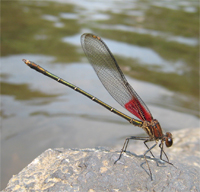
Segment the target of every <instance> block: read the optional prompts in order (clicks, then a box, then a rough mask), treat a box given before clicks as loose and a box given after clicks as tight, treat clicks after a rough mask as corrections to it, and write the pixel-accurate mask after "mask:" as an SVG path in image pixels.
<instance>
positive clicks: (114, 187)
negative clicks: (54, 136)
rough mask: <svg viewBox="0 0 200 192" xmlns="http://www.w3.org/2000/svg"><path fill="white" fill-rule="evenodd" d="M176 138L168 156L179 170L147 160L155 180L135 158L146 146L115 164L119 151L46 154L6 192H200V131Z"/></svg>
mask: <svg viewBox="0 0 200 192" xmlns="http://www.w3.org/2000/svg"><path fill="white" fill-rule="evenodd" d="M173 137H174V138H175V140H174V146H172V148H169V149H168V150H167V154H168V155H169V159H170V162H172V163H173V164H174V166H175V167H174V166H171V165H169V164H167V163H164V162H161V161H160V160H158V159H152V158H150V157H148V158H147V159H148V163H149V166H150V168H151V171H152V175H153V180H151V177H150V175H149V170H148V167H147V165H146V163H145V160H144V158H143V156H142V155H140V156H138V155H136V154H135V151H138V150H139V149H140V148H141V149H143V143H142V142H133V143H132V144H131V146H129V150H130V149H131V152H134V153H130V152H127V153H124V154H123V156H122V158H121V159H120V160H119V161H118V162H117V163H116V164H114V161H115V160H116V159H117V158H118V156H119V152H120V151H117V152H116V151H114V150H109V149H105V148H95V149H48V150H46V151H45V152H44V153H42V154H41V155H40V156H39V157H37V158H36V159H35V160H34V161H33V162H31V163H30V164H29V165H28V166H27V167H26V168H24V169H23V170H22V171H21V172H20V173H18V174H17V175H14V176H13V177H12V178H11V179H10V181H9V183H8V185H7V187H6V189H4V190H3V191H4V192H7V191H69V192H70V191H83V192H85V191H88V192H94V191H98V192H99V191H110V192H114V191H123V192H124V191H125V192H126V191H171V192H173V191H200V186H199V185H200V184H199V183H200V182H199V178H200V177H199V176H200V169H199V167H200V150H199V147H200V145H199V144H200V129H186V130H181V131H177V132H174V133H173ZM134 149H135V150H134ZM144 149H145V148H144ZM153 153H154V151H153ZM157 153H158V155H159V149H158V150H157V151H156V150H155V154H156V155H157ZM140 154H142V153H141V151H140Z"/></svg>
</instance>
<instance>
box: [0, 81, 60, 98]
mask: <svg viewBox="0 0 200 192" xmlns="http://www.w3.org/2000/svg"><path fill="white" fill-rule="evenodd" d="M22 93H23V94H22ZM1 94H2V95H11V96H14V97H15V99H16V100H27V99H33V98H41V97H48V98H50V97H54V98H55V97H57V96H58V95H56V94H45V93H42V92H40V91H32V90H30V88H29V87H28V85H27V84H11V83H6V82H1Z"/></svg>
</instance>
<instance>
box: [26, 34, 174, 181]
mask: <svg viewBox="0 0 200 192" xmlns="http://www.w3.org/2000/svg"><path fill="white" fill-rule="evenodd" d="M81 45H82V48H83V50H84V52H85V54H86V56H87V58H88V60H89V62H90V63H91V65H92V66H93V68H94V70H95V72H96V74H97V76H98V77H99V79H100V81H101V82H102V84H103V85H104V87H105V88H106V89H107V91H108V92H109V93H110V95H111V96H112V97H113V98H114V99H115V100H116V101H117V102H118V103H119V104H120V105H122V106H123V107H124V108H126V109H127V110H128V111H129V112H131V113H132V114H133V115H135V116H136V117H137V118H138V119H139V120H137V119H134V118H132V117H129V116H127V115H125V114H124V113H122V112H120V111H118V110H117V109H114V108H113V107H111V106H110V105H108V104H106V103H104V102H102V101H101V100H99V99H97V98H96V97H94V96H93V95H91V94H89V93H87V92H85V91H83V90H82V89H80V88H79V87H77V86H75V85H73V84H71V83H69V82H67V81H65V80H63V79H61V78H59V77H57V76H56V75H54V74H52V73H50V72H48V71H47V70H45V69H44V68H42V67H40V66H39V65H37V64H35V63H34V62H31V61H29V60H26V59H23V61H24V62H25V63H26V64H27V65H28V66H29V67H31V68H32V69H35V70H36V71H38V72H40V73H42V74H44V75H46V76H48V77H50V78H52V79H54V80H56V81H58V82H59V83H62V84H64V85H66V86H68V87H70V88H72V89H74V90H75V91H78V92H79V93H81V94H83V95H85V96H86V97H89V98H90V99H92V100H93V101H95V102H96V103H98V104H100V105H102V106H103V107H105V108H107V109H108V110H110V111H111V112H113V113H115V114H117V115H119V116H121V117H123V118H124V119H126V120H128V121H129V122H130V123H131V124H133V125H135V126H138V127H140V128H142V129H143V130H144V131H145V132H146V133H147V135H148V136H147V137H136V136H131V137H128V138H126V139H125V142H124V145H123V147H122V150H121V153H120V155H119V158H118V159H117V160H116V161H115V163H116V162H117V161H118V160H120V158H121V156H122V153H123V152H126V149H127V146H128V143H129V140H130V139H135V140H143V141H144V144H145V146H146V147H147V149H148V150H147V151H146V152H145V153H144V158H145V161H146V164H147V165H148V169H149V172H150V176H151V179H152V172H151V169H150V167H149V164H148V162H147V159H146V154H147V153H148V152H150V153H151V155H152V156H153V157H154V155H153V153H152V152H151V150H152V149H153V148H154V147H155V146H156V145H157V144H158V142H159V141H160V144H159V147H160V149H161V151H160V159H161V160H163V161H165V162H166V163H169V164H171V165H173V164H172V163H170V162H169V159H168V157H167V154H166V153H165V152H164V150H163V143H165V145H166V146H167V147H170V146H172V144H173V140H172V134H171V133H169V132H167V133H166V134H163V131H162V128H161V126H160V124H159V122H158V121H157V120H156V119H153V116H152V114H151V112H150V111H149V109H148V107H147V106H146V104H145V103H144V102H143V100H142V99H141V98H140V97H139V95H138V94H137V93H136V92H135V90H134V89H133V88H132V87H131V85H130V84H129V83H128V81H127V80H126V78H125V76H124V74H123V73H122V71H121V69H120V68H119V66H118V64H117V61H116V60H115V58H114V56H113V55H112V53H111V51H110V50H109V49H108V47H107V45H106V44H105V43H104V42H103V40H102V39H101V38H100V37H98V36H96V35H94V34H89V33H85V34H83V35H82V36H81ZM149 141H155V144H154V145H153V146H151V147H148V145H147V142H149ZM163 153H164V155H165V157H166V159H167V160H164V159H162V154H163Z"/></svg>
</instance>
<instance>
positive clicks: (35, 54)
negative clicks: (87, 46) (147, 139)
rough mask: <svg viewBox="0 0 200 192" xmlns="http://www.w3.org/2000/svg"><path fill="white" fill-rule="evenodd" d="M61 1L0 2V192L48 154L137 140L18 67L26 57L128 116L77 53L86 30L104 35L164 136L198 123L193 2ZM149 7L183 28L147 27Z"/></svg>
mask: <svg viewBox="0 0 200 192" xmlns="http://www.w3.org/2000/svg"><path fill="white" fill-rule="evenodd" d="M61 2H63V3H62V4H59V3H58V1H56V2H34V1H31V2H24V1H20V2H14V3H13V2H11V1H10V2H2V4H1V6H2V57H1V60H0V61H1V76H0V77H1V82H2V84H1V93H2V95H1V100H2V102H1V122H2V127H1V130H2V135H1V141H2V154H3V155H2V175H4V178H2V188H4V187H5V185H6V183H7V182H8V179H10V178H11V176H12V175H13V174H17V173H18V172H19V171H20V170H21V169H22V168H24V167H25V166H26V165H27V164H28V163H30V162H31V161H32V160H33V159H34V158H35V157H37V155H39V154H41V153H42V152H43V151H44V150H46V149H47V148H51V147H52V148H55V147H64V148H73V147H80V148H83V147H96V146H99V145H100V146H116V144H122V143H123V139H124V138H125V137H126V136H130V135H137V134H143V130H142V129H140V128H137V127H134V126H131V125H130V124H129V123H127V122H126V121H125V120H124V119H122V118H120V117H118V116H116V115H114V114H113V113H110V112H109V111H107V110H105V109H104V108H102V107H101V106H99V105H97V104H95V103H94V102H92V101H91V100H89V99H88V98H85V97H83V96H82V95H80V94H78V93H77V92H75V91H73V90H70V89H69V88H67V87H64V86H63V85H61V84H59V83H57V82H55V81H53V80H51V79H49V78H47V77H45V76H43V75H41V74H39V73H37V72H35V71H33V70H31V69H30V68H29V67H27V66H26V65H25V64H24V63H23V62H22V59H23V58H24V59H29V60H31V61H34V62H36V63H37V64H39V65H41V66H42V67H44V68H45V69H47V70H49V71H51V72H52V73H53V74H56V75H58V76H60V77H62V78H64V79H66V80H67V81H69V82H71V83H73V84H75V85H77V86H79V87H81V88H83V89H84V90H86V91H87V92H89V93H91V94H93V95H95V96H97V97H98V98H99V99H101V100H102V101H105V102H106V103H108V104H110V105H111V106H113V107H115V108H117V109H119V110H121V111H122V112H124V113H126V114H128V115H130V114H129V113H128V112H127V111H126V110H125V109H123V108H122V107H121V106H120V105H118V104H117V103H116V102H115V101H114V99H113V98H111V96H110V95H109V94H108V93H107V91H106V90H105V89H104V87H103V86H102V85H101V83H100V82H99V80H98V78H97V77H96V74H95V72H94V71H93V69H92V67H91V66H90V65H89V64H88V61H87V60H86V58H85V57H84V54H83V51H82V49H81V47H80V35H81V34H82V33H84V32H94V33H96V34H100V35H102V37H103V40H104V41H105V42H106V44H107V45H108V47H109V49H110V50H111V51H112V52H113V54H114V55H115V56H116V57H117V60H119V61H120V62H119V64H120V66H122V69H127V71H126V72H129V73H128V74H129V75H130V76H129V77H128V78H127V79H128V81H129V83H130V84H131V85H132V86H133V87H134V89H135V90H136V91H137V92H138V94H139V95H140V96H141V98H142V99H143V100H144V101H145V102H146V104H147V105H148V107H149V109H150V110H151V112H152V114H153V116H154V117H155V118H157V119H158V120H159V121H160V123H161V125H162V127H163V128H164V129H165V130H166V131H167V130H169V131H173V130H175V129H183V128H190V127H198V126H199V118H198V107H197V106H198V93H197V91H196V90H197V86H196V85H197V83H196V82H197V81H196V80H197V79H198V75H197V71H198V67H197V66H198V58H197V55H198V54H197V51H198V49H197V38H198V36H196V35H195V34H196V31H198V29H197V28H198V25H195V22H196V12H197V11H198V7H197V6H196V4H195V3H192V2H190V3H189V2H188V3H189V4H187V5H184V4H181V3H178V2H176V3H174V4H172V5H171V6H170V4H169V3H166V4H164V3H163V2H162V4H159V6H155V7H154V6H152V5H153V4H155V2H154V3H151V2H149V3H144V2H143V3H140V2H139V1H138V2H137V1H134V2H129V3H126V4H125V3H124V2H116V1H115V2H114V1H107V2H106V3H105V2H101V1H94V2H91V1H87V0H81V1H74V0H68V1H61ZM164 7H170V9H169V10H166V8H164ZM187 7H188V8H187ZM19 10H20V11H19ZM152 10H156V12H157V13H158V12H160V14H162V13H163V15H160V18H162V19H163V21H165V14H164V13H166V11H168V12H170V13H172V15H173V14H174V18H176V17H177V18H179V17H180V15H181V18H183V19H178V20H177V25H178V24H180V25H179V27H180V28H178V27H176V28H173V27H171V28H170V26H168V29H165V28H164V27H165V25H163V26H161V25H158V24H157V22H159V20H157V19H159V17H157V18H156V17H155V18H154V15H153V14H152V15H148V17H149V18H151V19H152V21H151V23H152V24H153V25H152V26H153V28H152V26H149V25H147V23H145V21H146V19H147V17H146V14H147V12H148V11H149V12H148V14H150V13H151V11H152ZM172 10H173V11H174V12H172ZM10 12H12V13H13V15H15V17H13V15H12V14H10ZM185 13H187V14H188V13H190V15H184V14H185ZM175 14H176V15H175ZM175 16H176V17H175ZM188 17H192V18H194V19H190V21H188V20H187V18H188ZM154 19H155V20H154ZM163 24H165V23H163ZM188 26H189V27H188ZM158 27H163V28H158ZM184 27H185V29H187V28H189V29H190V31H189V32H187V30H184ZM164 29H165V30H164ZM177 30H179V31H177ZM186 32H187V33H186ZM104 37H105V38H104ZM154 42H155V43H154ZM132 72H133V73H132ZM166 72H167V73H166ZM194 82H195V83H194ZM118 150H119V149H118Z"/></svg>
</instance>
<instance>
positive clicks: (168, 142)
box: [165, 132, 173, 147]
mask: <svg viewBox="0 0 200 192" xmlns="http://www.w3.org/2000/svg"><path fill="white" fill-rule="evenodd" d="M165 145H166V146H167V147H171V146H172V145H173V139H172V134H171V133H169V132H167V133H166V140H165Z"/></svg>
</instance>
